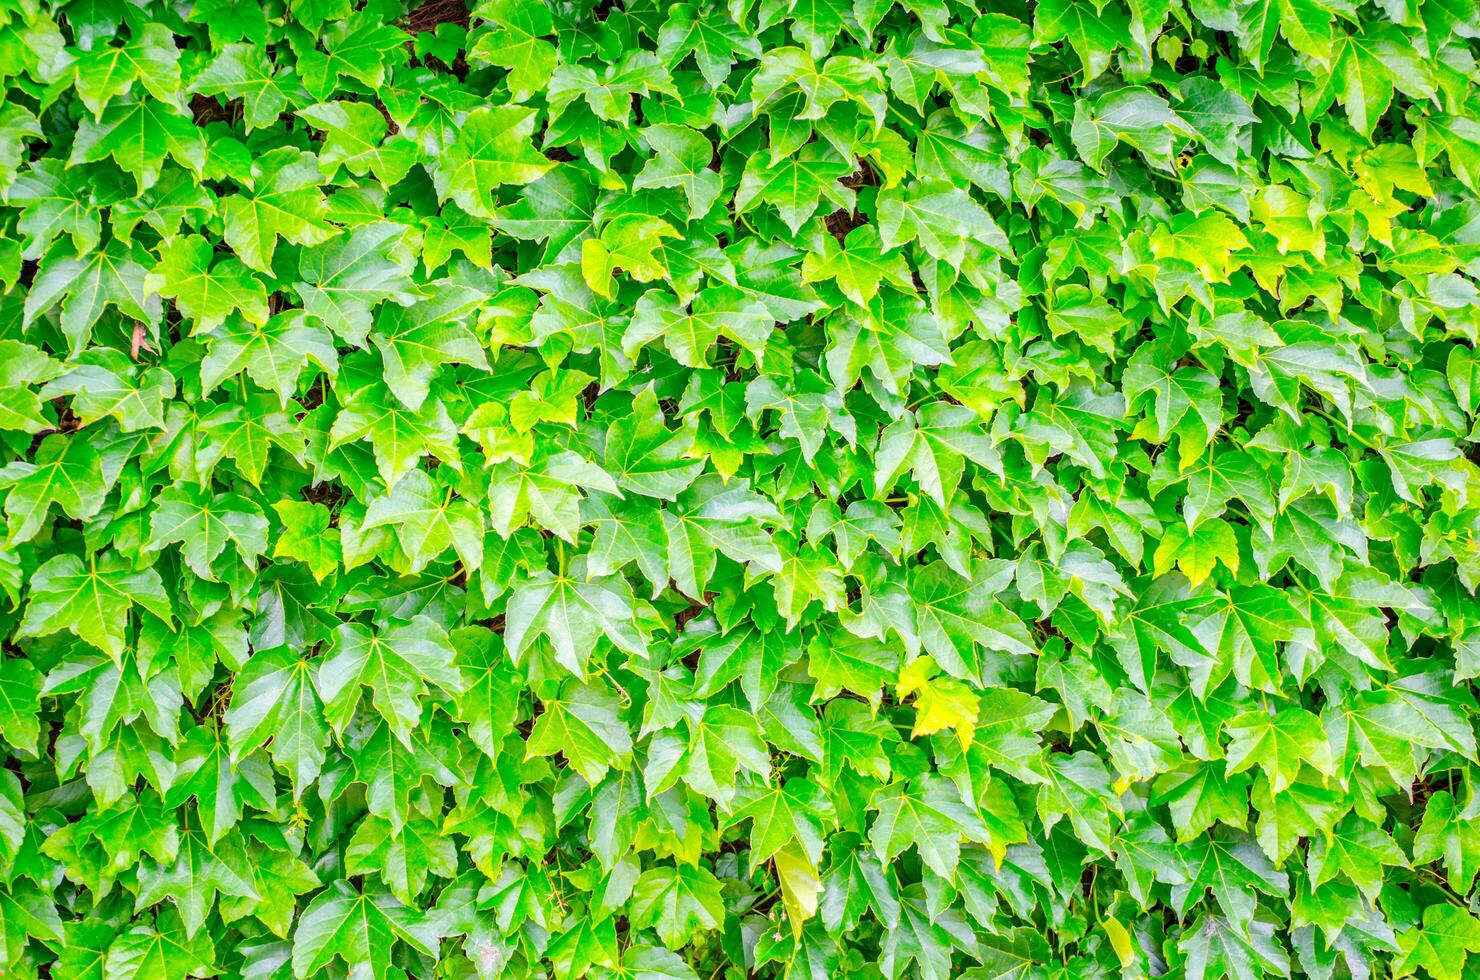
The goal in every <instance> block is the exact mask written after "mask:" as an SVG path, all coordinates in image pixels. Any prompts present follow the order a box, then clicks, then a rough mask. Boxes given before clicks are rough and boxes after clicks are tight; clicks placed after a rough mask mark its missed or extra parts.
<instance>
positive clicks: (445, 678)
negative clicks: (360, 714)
mask: <svg viewBox="0 0 1480 980" xmlns="http://www.w3.org/2000/svg"><path fill="white" fill-rule="evenodd" d="M453 656H454V654H453V650H452V646H451V644H450V643H449V642H448V639H447V632H446V631H445V630H444V629H443V628H442V627H441V626H439V625H438V624H437V623H436V622H434V621H433V620H430V619H428V618H427V617H425V616H417V617H416V618H414V619H412V620H410V621H409V622H402V623H396V624H394V625H391V626H388V627H386V628H384V629H377V630H371V629H367V628H366V627H364V626H360V625H359V624H356V623H344V624H342V625H341V626H340V627H339V628H338V629H337V630H336V631H335V633H334V646H333V649H332V651H331V652H330V654H329V656H328V657H327V658H326V659H325V660H324V661H323V662H322V663H321V664H320V665H319V668H318V673H317V674H316V676H315V678H314V682H315V685H316V686H317V688H318V691H319V695H320V697H322V698H323V699H324V715H325V717H326V718H327V719H328V721H329V724H330V725H331V726H332V727H333V728H334V729H335V730H337V731H339V730H343V728H344V726H345V725H347V724H348V723H349V721H350V718H351V716H352V715H353V714H354V711H355V707H356V706H357V705H358V704H359V703H360V687H361V686H362V685H363V686H364V687H368V688H369V689H370V692H371V695H372V698H373V702H374V705H375V710H376V711H377V712H379V714H380V716H381V717H382V718H384V719H385V720H386V723H387V724H388V725H389V726H390V727H391V728H392V730H394V731H395V732H396V733H397V735H398V736H401V737H402V738H403V740H404V736H405V735H406V733H409V732H410V731H411V730H413V729H414V728H416V726H417V723H418V722H419V721H420V720H421V711H422V705H421V701H422V698H424V697H426V695H427V685H428V684H431V685H433V686H435V687H437V688H440V689H441V690H442V691H443V692H445V693H446V694H447V695H448V696H451V697H455V696H457V695H458V694H460V693H462V687H463V680H462V675H461V674H460V673H458V671H457V670H456V669H455V668H454V666H453Z"/></svg>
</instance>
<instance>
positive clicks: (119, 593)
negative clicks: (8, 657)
mask: <svg viewBox="0 0 1480 980" xmlns="http://www.w3.org/2000/svg"><path fill="white" fill-rule="evenodd" d="M134 606H138V607H140V608H141V609H143V610H146V611H147V612H149V613H151V614H153V615H155V616H157V617H159V618H160V619H162V620H164V621H165V622H166V623H170V622H173V621H174V615H173V613H172V611H171V609H170V599H169V596H168V595H166V594H165V591H164V583H163V582H162V581H161V580H160V577H159V573H158V572H156V571H155V570H154V569H152V568H146V569H144V570H142V571H135V570H133V568H132V567H130V565H129V563H128V562H127V561H125V560H124V559H123V557H122V556H120V555H119V554H118V553H117V552H114V551H109V552H107V553H105V554H104V555H103V556H102V558H96V557H90V558H89V560H88V563H87V565H86V567H84V566H83V563H82V561H81V559H79V558H78V557H77V556H75V555H57V556H55V557H54V558H52V559H50V560H49V561H47V562H46V563H45V564H44V565H42V566H41V567H40V568H38V569H37V570H36V573H35V574H34V575H33V576H32V578H31V599H30V601H29V602H28V603H27V604H26V613H25V616H24V618H23V619H22V620H21V624H20V627H19V628H18V629H17V630H16V634H15V635H16V636H18V637H25V636H46V635H48V634H51V633H56V632H59V631H62V630H66V631H67V632H69V633H72V634H73V635H74V636H76V637H77V638H78V639H79V640H82V641H83V642H84V643H88V644H91V645H92V646H95V647H97V648H98V649H99V650H102V651H103V652H104V653H106V654H108V655H109V656H110V657H112V658H113V660H114V661H115V662H118V661H119V660H120V659H121V658H122V657H123V654H124V651H125V648H126V646H127V635H126V634H127V630H128V626H129V621H130V616H129V611H130V610H131V609H132V608H133V607H134Z"/></svg>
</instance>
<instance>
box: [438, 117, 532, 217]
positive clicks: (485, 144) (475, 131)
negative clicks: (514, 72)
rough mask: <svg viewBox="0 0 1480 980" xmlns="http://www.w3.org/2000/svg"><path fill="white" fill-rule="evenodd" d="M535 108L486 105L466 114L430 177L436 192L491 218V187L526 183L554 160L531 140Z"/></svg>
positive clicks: (467, 209) (476, 213)
mask: <svg viewBox="0 0 1480 980" xmlns="http://www.w3.org/2000/svg"><path fill="white" fill-rule="evenodd" d="M534 123H535V118H534V111H533V110H532V109H522V108H517V107H514V106H489V107H485V108H481V109H476V110H474V111H473V112H471V113H469V114H468V116H467V118H466V119H464V120H463V122H462V125H461V126H460V127H459V128H458V135H457V140H456V141H455V142H454V143H453V144H452V145H451V146H450V147H448V148H447V150H446V152H445V153H444V154H443V157H442V159H441V160H440V161H439V162H438V165H437V169H436V172H435V174H434V175H433V176H434V177H435V178H436V184H437V194H438V195H439V196H440V197H441V198H442V199H443V200H447V199H449V198H450V199H452V200H454V201H456V202H457V204H458V207H460V208H462V209H463V210H464V211H466V212H467V213H468V214H472V215H477V216H479V217H482V218H491V217H493V213H494V209H493V205H494V203H495V202H494V200H493V197H492V195H493V193H494V191H495V190H496V189H497V188H498V187H500V186H501V185H503V184H528V183H532V182H533V181H535V180H537V179H539V177H540V176H541V175H542V174H544V173H545V172H546V171H548V170H550V169H551V168H552V167H553V166H554V164H553V163H552V162H550V161H549V160H546V159H545V158H544V157H542V156H540V155H539V154H538V153H536V152H535V149H534V147H533V146H532V145H531V144H530V142H529V139H530V134H532V133H533V132H534Z"/></svg>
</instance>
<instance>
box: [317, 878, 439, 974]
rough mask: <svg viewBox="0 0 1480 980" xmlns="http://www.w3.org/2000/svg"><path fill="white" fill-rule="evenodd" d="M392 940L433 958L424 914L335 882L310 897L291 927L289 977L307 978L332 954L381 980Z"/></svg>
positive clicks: (383, 896)
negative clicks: (292, 929)
mask: <svg viewBox="0 0 1480 980" xmlns="http://www.w3.org/2000/svg"><path fill="white" fill-rule="evenodd" d="M397 943H404V944H405V945H406V946H408V947H410V948H411V949H413V950H415V951H417V952H419V953H422V954H424V955H426V956H431V957H434V958H435V956H436V950H437V945H438V943H437V935H436V932H435V930H434V927H433V926H431V925H430V924H429V923H428V922H426V921H425V917H424V916H422V915H420V914H418V913H417V912H416V911H415V910H413V909H408V908H406V907H405V906H403V905H402V904H401V903H400V902H397V901H396V900H395V899H394V898H392V897H391V896H389V895H387V894H384V893H381V892H378V891H375V890H373V889H372V890H366V891H357V890H356V889H355V888H354V887H352V886H351V885H350V884H349V883H347V882H343V881H336V882H333V883H331V884H330V886H329V887H328V888H326V889H325V890H324V891H322V892H320V893H319V894H318V896H317V897H315V898H314V900H313V901H312V902H311V903H310V904H309V906H308V908H307V909H305V910H304V912H303V916H302V918H301V919H300V921H299V923H298V928H297V929H296V930H294V933H293V975H294V976H296V977H312V976H314V975H316V974H318V973H320V972H322V971H323V970H324V969H325V968H327V967H328V966H329V964H330V963H332V962H333V961H334V959H335V958H336V957H337V958H340V959H343V960H344V961H345V962H346V963H352V964H356V965H363V966H364V967H365V968H366V969H367V970H368V971H369V975H370V976H373V977H375V978H377V980H385V978H386V977H388V976H390V975H391V970H392V966H391V954H392V951H393V949H394V948H395V946H396V945H397Z"/></svg>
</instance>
